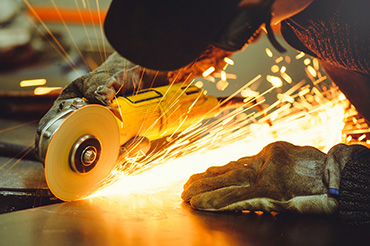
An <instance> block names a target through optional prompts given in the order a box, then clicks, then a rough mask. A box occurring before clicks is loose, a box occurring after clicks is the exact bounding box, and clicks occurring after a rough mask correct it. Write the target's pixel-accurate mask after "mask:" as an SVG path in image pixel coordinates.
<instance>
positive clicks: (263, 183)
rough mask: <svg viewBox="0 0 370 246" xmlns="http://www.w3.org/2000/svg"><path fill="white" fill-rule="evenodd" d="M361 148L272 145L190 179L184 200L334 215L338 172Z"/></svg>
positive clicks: (214, 207) (221, 207) (211, 207)
mask: <svg viewBox="0 0 370 246" xmlns="http://www.w3.org/2000/svg"><path fill="white" fill-rule="evenodd" d="M363 149H367V148H366V147H364V146H362V145H351V146H347V145H344V144H339V145H336V146H334V147H333V148H332V149H331V150H330V151H329V152H328V154H325V153H323V152H321V151H320V150H318V149H316V148H314V147H310V146H303V147H301V146H296V145H293V144H291V143H288V142H275V143H272V144H269V145H267V146H266V147H265V148H263V149H262V151H261V152H259V153H258V154H257V155H254V156H250V157H244V158H241V159H239V160H237V161H233V162H230V163H228V164H227V165H225V166H221V167H210V168H208V169H207V170H206V172H204V173H200V174H194V175H192V176H191V177H190V179H189V180H188V181H187V182H186V184H185V185H184V191H183V193H182V199H183V200H184V201H187V202H190V204H191V206H192V207H193V208H195V209H198V210H207V211H241V210H250V211H265V212H271V211H275V212H284V211H290V212H296V213H310V214H312V213H313V214H333V213H335V212H336V211H337V209H338V201H337V199H336V198H335V197H337V195H338V194H339V185H340V174H341V171H342V170H343V168H344V166H345V164H346V163H347V161H348V160H350V159H351V157H352V156H353V155H355V154H356V153H357V152H359V151H361V150H363Z"/></svg>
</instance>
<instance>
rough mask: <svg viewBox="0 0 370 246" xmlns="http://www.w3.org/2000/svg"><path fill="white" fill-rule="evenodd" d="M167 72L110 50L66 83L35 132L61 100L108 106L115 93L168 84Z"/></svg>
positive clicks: (40, 127)
mask: <svg viewBox="0 0 370 246" xmlns="http://www.w3.org/2000/svg"><path fill="white" fill-rule="evenodd" d="M168 83H169V82H168V78H167V72H165V71H163V72H158V71H153V70H149V69H144V68H142V67H140V66H138V65H135V64H133V63H131V62H130V61H128V60H126V59H124V58H123V57H121V56H120V55H119V54H117V53H113V54H112V55H111V56H109V57H108V59H107V60H106V61H105V62H104V63H103V64H102V65H101V66H100V67H98V68H97V69H96V70H94V71H92V72H90V73H88V74H86V75H83V76H81V77H79V78H77V79H76V80H74V81H73V82H71V83H70V84H69V85H67V86H66V87H65V88H64V89H63V91H62V93H61V94H60V95H59V97H58V98H57V100H56V101H55V102H54V105H53V106H52V107H51V109H50V110H49V111H48V112H47V113H46V114H45V115H44V117H43V118H42V119H41V120H40V122H39V126H38V134H39V133H40V130H41V129H43V127H44V126H45V124H46V123H47V122H48V121H49V120H50V119H52V118H53V117H54V116H55V115H56V114H57V113H58V112H60V110H61V108H63V104H64V102H66V100H69V99H72V98H86V99H87V101H88V102H89V103H96V104H102V105H105V106H108V105H110V104H111V103H112V100H113V99H114V97H115V96H120V95H126V94H130V93H133V92H134V91H135V90H139V89H143V88H149V87H150V86H151V85H153V84H155V85H156V86H161V85H165V84H168Z"/></svg>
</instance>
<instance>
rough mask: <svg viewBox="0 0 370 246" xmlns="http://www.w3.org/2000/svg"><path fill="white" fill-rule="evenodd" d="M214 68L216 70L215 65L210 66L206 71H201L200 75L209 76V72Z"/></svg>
mask: <svg viewBox="0 0 370 246" xmlns="http://www.w3.org/2000/svg"><path fill="white" fill-rule="evenodd" d="M215 70H216V68H215V67H210V68H208V69H207V70H206V71H204V72H203V73H202V76H203V77H208V76H209V75H211V73H213V72H214V71H215Z"/></svg>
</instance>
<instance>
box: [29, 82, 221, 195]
mask: <svg viewBox="0 0 370 246" xmlns="http://www.w3.org/2000/svg"><path fill="white" fill-rule="evenodd" d="M64 104H65V105H64V107H61V108H62V109H61V111H60V112H59V113H58V114H57V115H56V117H54V118H53V119H52V120H50V121H49V122H48V124H46V126H45V127H44V129H42V131H41V134H40V137H39V139H38V141H37V142H36V145H37V146H36V154H37V156H38V158H39V159H40V160H41V161H43V162H44V164H45V177H46V181H47V184H48V186H49V188H50V190H51V191H52V193H53V194H54V195H55V196H56V197H57V198H59V199H61V200H64V201H73V200H79V199H83V198H85V197H87V196H89V195H91V194H92V193H93V192H95V191H96V190H98V189H99V188H100V187H101V185H102V183H103V182H104V180H105V179H106V178H107V177H108V176H109V174H110V173H111V171H112V170H114V169H115V167H116V166H117V164H118V161H117V160H118V157H119V152H120V147H121V146H123V145H124V144H125V143H127V142H128V141H129V140H130V139H133V138H135V137H138V136H143V137H146V138H148V139H149V140H155V139H159V138H162V137H164V136H167V135H170V134H173V133H176V132H181V131H183V130H184V129H186V128H188V127H189V126H192V125H194V124H197V123H199V122H200V121H202V120H203V119H206V118H209V117H212V116H214V115H215V114H216V113H217V112H218V106H219V102H218V100H217V98H215V97H213V96H206V95H205V94H204V91H203V90H201V89H199V88H197V87H195V86H188V85H185V86H184V85H181V84H174V85H168V86H163V87H158V88H152V89H145V90H141V91H138V92H136V93H135V94H133V95H128V96H122V97H117V98H116V99H115V100H114V102H113V103H112V104H111V105H110V106H109V107H104V106H101V105H97V104H88V103H87V102H84V101H83V100H82V99H81V98H75V99H70V101H69V103H64Z"/></svg>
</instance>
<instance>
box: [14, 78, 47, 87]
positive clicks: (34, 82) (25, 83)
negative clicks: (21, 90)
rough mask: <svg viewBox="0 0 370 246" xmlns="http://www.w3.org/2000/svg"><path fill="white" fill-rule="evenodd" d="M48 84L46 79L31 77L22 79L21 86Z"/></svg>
mask: <svg viewBox="0 0 370 246" xmlns="http://www.w3.org/2000/svg"><path fill="white" fill-rule="evenodd" d="M45 84H46V79H30V80H22V81H21V82H20V83H19V85H20V86H21V87H30V86H41V85H45Z"/></svg>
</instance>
